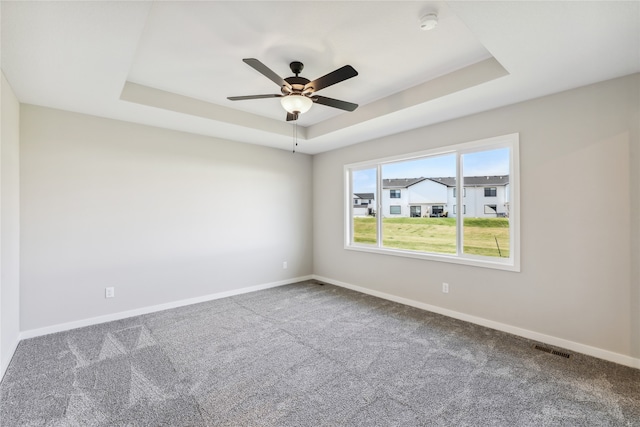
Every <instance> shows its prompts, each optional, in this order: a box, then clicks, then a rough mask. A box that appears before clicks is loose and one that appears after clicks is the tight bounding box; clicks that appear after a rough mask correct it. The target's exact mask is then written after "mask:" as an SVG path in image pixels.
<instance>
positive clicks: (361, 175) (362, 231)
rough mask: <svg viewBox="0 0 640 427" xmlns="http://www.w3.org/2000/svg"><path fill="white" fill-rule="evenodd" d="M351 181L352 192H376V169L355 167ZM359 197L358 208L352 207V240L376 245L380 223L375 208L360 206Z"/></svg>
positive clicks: (357, 242)
mask: <svg viewBox="0 0 640 427" xmlns="http://www.w3.org/2000/svg"><path fill="white" fill-rule="evenodd" d="M351 181H352V186H353V190H354V191H353V192H352V193H351V194H355V193H358V194H361V193H373V194H376V192H377V191H376V190H377V183H376V169H375V168H374V169H371V168H363V169H353V170H352V171H351ZM358 200H359V199H357V198H356V199H355V202H356V204H355V205H354V206H358V209H352V210H351V214H350V216H349V219H350V220H349V223H350V224H349V228H350V230H351V233H352V237H351V241H352V243H353V244H357V245H362V246H367V245H375V244H376V242H377V241H378V228H377V227H378V225H377V223H376V219H375V208H374V207H369V208H368V209H366V212H363V211H364V209H362V208H360V206H362V205H359V204H358Z"/></svg>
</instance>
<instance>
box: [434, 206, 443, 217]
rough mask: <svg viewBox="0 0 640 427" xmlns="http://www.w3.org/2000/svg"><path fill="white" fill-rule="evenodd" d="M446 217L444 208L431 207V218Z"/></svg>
mask: <svg viewBox="0 0 640 427" xmlns="http://www.w3.org/2000/svg"><path fill="white" fill-rule="evenodd" d="M442 215H444V206H442V205H436V206H432V207H431V216H435V217H441V216H442Z"/></svg>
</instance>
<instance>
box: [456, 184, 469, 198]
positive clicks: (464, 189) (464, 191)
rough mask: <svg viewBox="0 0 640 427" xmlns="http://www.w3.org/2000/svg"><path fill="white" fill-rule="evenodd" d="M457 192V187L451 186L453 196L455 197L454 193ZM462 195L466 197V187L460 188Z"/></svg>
mask: <svg viewBox="0 0 640 427" xmlns="http://www.w3.org/2000/svg"><path fill="white" fill-rule="evenodd" d="M457 193H458V189H457V188H456V187H453V197H454V198H455V197H456V194H457ZM462 197H467V189H466V188H464V187H463V188H462Z"/></svg>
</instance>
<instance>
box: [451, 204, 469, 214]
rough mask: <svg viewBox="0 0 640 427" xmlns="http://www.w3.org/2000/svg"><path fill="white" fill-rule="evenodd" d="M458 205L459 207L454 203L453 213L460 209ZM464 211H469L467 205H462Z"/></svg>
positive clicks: (464, 212)
mask: <svg viewBox="0 0 640 427" xmlns="http://www.w3.org/2000/svg"><path fill="white" fill-rule="evenodd" d="M457 207H458V206H457V205H453V214H454V215H455V214H456V212H457V211H458V209H457ZM462 213H463V214H465V215H466V213H467V205H462Z"/></svg>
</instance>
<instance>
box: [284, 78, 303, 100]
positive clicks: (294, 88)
mask: <svg viewBox="0 0 640 427" xmlns="http://www.w3.org/2000/svg"><path fill="white" fill-rule="evenodd" d="M284 81H285V82H287V83H289V84H290V85H291V90H289V88H288V87H286V86H283V87H282V94H283V95H287V94H289V93H301V92H302V91H303V90H304V87H305V85H306V84H307V83H309V82H310V80H309V79H305V78H304V77H298V76H292V77H287V78H286V79H284Z"/></svg>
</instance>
